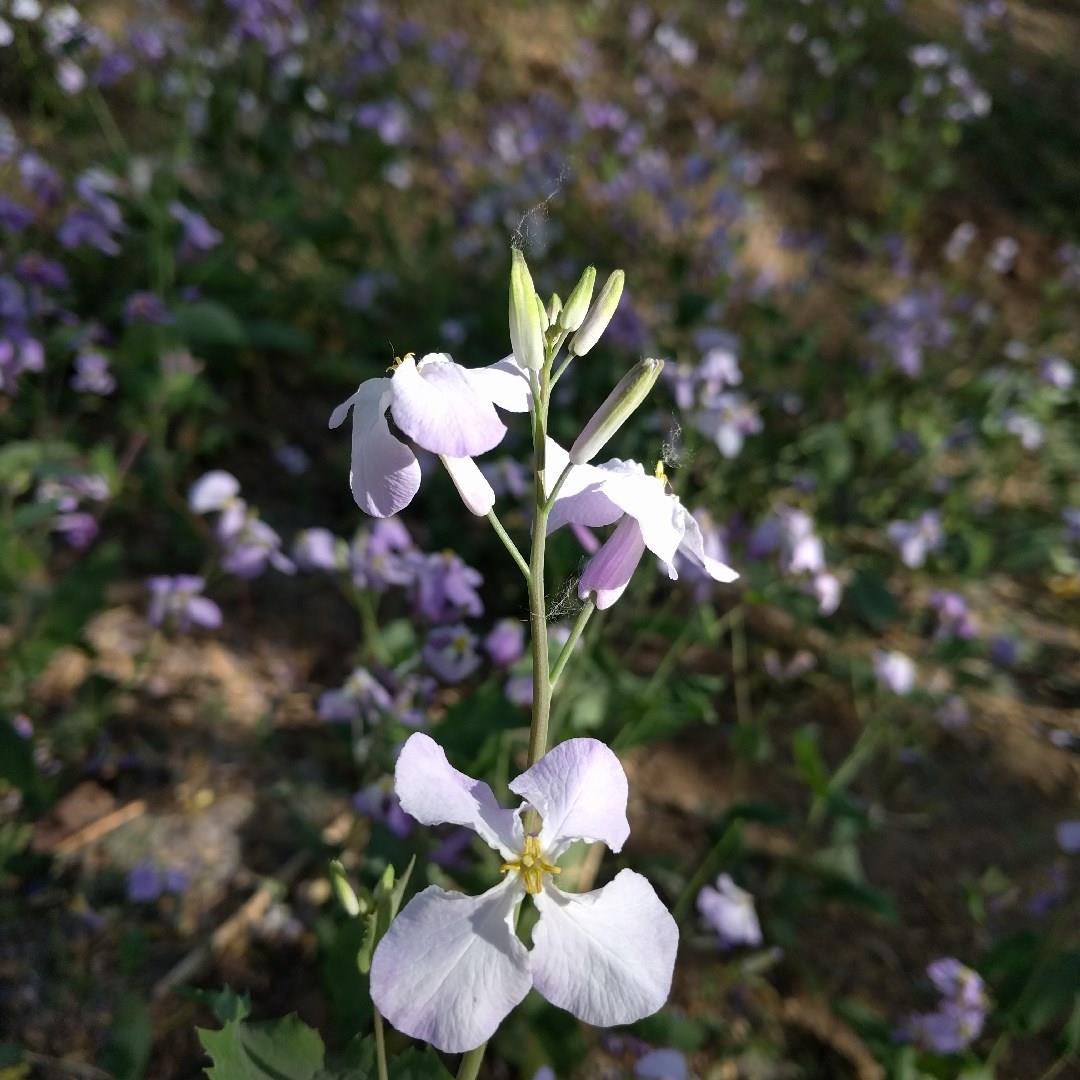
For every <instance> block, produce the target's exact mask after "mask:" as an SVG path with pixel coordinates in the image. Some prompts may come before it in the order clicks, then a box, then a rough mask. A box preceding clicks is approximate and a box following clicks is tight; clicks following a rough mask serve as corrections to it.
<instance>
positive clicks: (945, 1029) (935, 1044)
mask: <svg viewBox="0 0 1080 1080" xmlns="http://www.w3.org/2000/svg"><path fill="white" fill-rule="evenodd" d="M926 973H927V975H928V976H929V978H930V981H931V982H932V983H933V984H934V986H935V988H936V989H937V990H938V992H939V993H940V994H941V1001H940V1002H939V1003H938V1007H937V1009H936V1010H935V1011H934V1012H930V1013H918V1014H916V1015H915V1016H912V1017H909V1018H908V1020H907V1022H906V1023H905V1025H904V1027H903V1029H902V1034H903V1035H904V1036H905V1037H906V1038H908V1039H910V1040H911V1041H913V1042H915V1043H917V1044H918V1045H920V1046H922V1047H924V1048H925V1049H930V1050H934V1051H936V1052H937V1053H939V1054H958V1053H960V1052H961V1051H962V1050H966V1049H967V1047H968V1046H970V1045H971V1043H972V1042H973V1041H974V1040H975V1039H976V1038H978V1036H979V1034H980V1033H981V1031H982V1029H983V1025H984V1023H985V1022H986V1013H987V1010H988V1008H989V1001H988V999H987V996H986V987H985V985H984V983H983V980H982V978H981V977H980V976H979V974H978V973H977V972H975V971H972V970H971V968H969V967H967V966H966V965H965V964H962V963H960V961H959V960H955V959H953V958H952V957H943V958H941V959H940V960H935V961H934V962H933V963H932V964H930V966H929V967H928V968H927V969H926Z"/></svg>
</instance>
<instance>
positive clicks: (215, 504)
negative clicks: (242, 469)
mask: <svg viewBox="0 0 1080 1080" xmlns="http://www.w3.org/2000/svg"><path fill="white" fill-rule="evenodd" d="M239 494H240V481H239V480H237V479H236V477H235V476H233V474H232V473H229V472H225V470H224V469H214V470H213V471H212V472H208V473H206V475H205V476H200V477H199V479H198V480H196V481H195V483H194V484H192V485H191V490H190V491H189V492H188V506H190V507H191V509H192V510H193V511H194V512H195V513H196V514H209V513H211V512H212V511H214V510H221V509H222V508H223V507H224V506H225V504H226V503H228V502H231V501H232V500H233V499H235V498H236V496H237V495H239Z"/></svg>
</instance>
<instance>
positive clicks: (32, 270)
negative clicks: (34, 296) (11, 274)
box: [15, 251, 70, 289]
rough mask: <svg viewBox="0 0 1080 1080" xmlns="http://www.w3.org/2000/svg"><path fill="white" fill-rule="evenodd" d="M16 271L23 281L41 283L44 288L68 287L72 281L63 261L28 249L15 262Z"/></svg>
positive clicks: (34, 283)
mask: <svg viewBox="0 0 1080 1080" xmlns="http://www.w3.org/2000/svg"><path fill="white" fill-rule="evenodd" d="M15 273H16V276H18V277H19V278H20V279H21V280H22V281H25V282H27V283H28V284H31V285H40V286H41V288H43V289H66V288H67V287H68V284H69V282H70V279H69V278H68V272H67V271H66V270H65V269H64V267H63V265H62V264H61V263H58V262H57V261H56V260H55V259H48V258H46V257H45V256H44V255H42V254H41V253H40V252H37V251H28V252H27V253H26V254H25V255H23V256H21V257H20V258H19V261H18V262H17V263H16V264H15Z"/></svg>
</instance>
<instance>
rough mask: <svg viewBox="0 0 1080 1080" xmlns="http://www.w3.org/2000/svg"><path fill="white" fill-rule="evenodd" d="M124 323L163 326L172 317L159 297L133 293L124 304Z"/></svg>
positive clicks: (149, 293) (148, 293)
mask: <svg viewBox="0 0 1080 1080" xmlns="http://www.w3.org/2000/svg"><path fill="white" fill-rule="evenodd" d="M124 321H125V322H128V323H140V322H143V323H151V324H153V325H155V326H164V325H165V324H167V323H169V322H171V321H172V316H171V315H170V314H169V309H168V308H167V307H166V306H165V303H164V301H163V300H162V299H161V297H159V296H155V295H154V293H152V292H134V293H132V294H131V295H130V296H129V297H128V298H127V300H126V301H125V302H124Z"/></svg>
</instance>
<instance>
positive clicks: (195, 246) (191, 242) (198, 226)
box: [169, 202, 221, 259]
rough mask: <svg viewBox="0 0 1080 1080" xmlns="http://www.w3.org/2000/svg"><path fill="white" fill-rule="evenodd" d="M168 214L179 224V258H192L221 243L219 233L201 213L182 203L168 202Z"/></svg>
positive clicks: (211, 249)
mask: <svg viewBox="0 0 1080 1080" xmlns="http://www.w3.org/2000/svg"><path fill="white" fill-rule="evenodd" d="M169 216H170V217H171V218H172V219H173V221H176V222H179V224H180V228H181V237H180V258H181V259H194V258H196V257H197V256H199V255H203V254H205V253H206V252H208V251H213V249H214V248H216V247H217V246H218V244H220V243H221V233H220V232H219V231H218V230H217V229H215V228H214V226H213V225H211V224H210V222H209V221H207V220H206V218H204V217H203V216H202V214H200V213H198V212H197V211H195V210H190V209H188V207H186V206H184V204H183V203H180V202H174V203H172V204H170V206H169Z"/></svg>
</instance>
